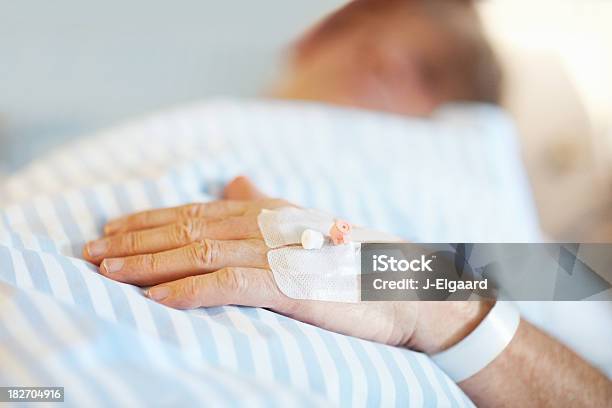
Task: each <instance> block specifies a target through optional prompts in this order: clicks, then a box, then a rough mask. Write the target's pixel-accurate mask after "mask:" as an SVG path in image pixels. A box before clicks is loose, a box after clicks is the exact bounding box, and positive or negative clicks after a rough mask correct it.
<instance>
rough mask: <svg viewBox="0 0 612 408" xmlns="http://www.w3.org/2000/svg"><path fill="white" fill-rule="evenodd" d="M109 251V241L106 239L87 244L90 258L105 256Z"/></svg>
mask: <svg viewBox="0 0 612 408" xmlns="http://www.w3.org/2000/svg"><path fill="white" fill-rule="evenodd" d="M107 249H108V241H107V240H105V239H99V240H97V241H91V242H90V243H88V244H87V253H88V254H89V256H100V255H103V254H104V253H105V252H106V250H107Z"/></svg>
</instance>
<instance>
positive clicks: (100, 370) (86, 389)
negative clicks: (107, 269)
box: [0, 100, 539, 407]
mask: <svg viewBox="0 0 612 408" xmlns="http://www.w3.org/2000/svg"><path fill="white" fill-rule="evenodd" d="M238 174H247V175H249V176H250V177H252V178H253V179H254V181H255V182H256V183H257V184H258V185H259V186H261V188H262V189H263V190H264V191H266V192H268V193H269V194H270V195H273V196H278V197H283V198H287V199H289V200H291V201H293V202H296V203H299V204H301V205H305V206H309V207H316V208H321V209H325V210H328V211H333V212H335V213H336V214H338V215H339V216H342V217H343V218H346V219H350V220H352V221H353V222H355V223H359V224H363V225H370V226H375V227H376V228H378V229H382V230H387V231H389V232H392V233H395V234H398V235H401V236H404V237H406V238H407V239H412V240H419V241H423V242H425V241H428V242H440V241H444V242H466V241H476V242H482V241H495V242H503V241H523V242H524V241H535V240H538V238H539V232H538V229H537V222H536V217H535V211H534V209H533V207H532V201H531V198H530V194H529V191H528V188H527V183H526V178H525V174H524V173H523V170H522V166H521V164H520V159H519V153H518V148H517V143H516V140H515V135H514V130H513V128H512V126H511V122H510V121H509V120H508V118H507V117H506V116H505V114H504V113H503V112H502V111H500V110H498V109H496V108H494V107H490V106H484V105H473V106H453V107H449V108H446V109H442V110H441V111H439V112H438V113H437V115H436V116H435V117H434V118H433V119H431V120H414V119H413V120H408V119H405V118H400V117H396V116H391V115H383V114H375V113H369V112H364V111H357V110H350V109H340V108H333V107H326V106H322V105H317V104H303V103H289V102H279V101H261V100H259V101H257V100H218V101H211V102H206V103H202V104H197V105H193V106H188V107H183V108H181V109H176V110H173V111H169V112H165V113H161V114H157V115H153V116H151V117H147V118H143V119H140V120H137V121H134V122H132V123H128V124H126V125H123V126H120V127H117V128H114V129H110V130H107V131H103V132H100V133H98V134H96V135H93V136H92V137H89V138H85V139H82V140H81V141H79V142H76V143H73V144H70V145H68V146H66V147H64V148H62V149H60V150H57V151H55V152H53V153H51V154H49V155H47V156H46V157H44V158H41V159H39V160H37V161H36V162H34V163H32V164H31V165H29V166H28V167H26V168H24V169H23V170H21V171H20V172H18V173H16V174H14V175H12V176H10V177H9V178H8V179H7V180H5V182H4V183H3V184H2V185H0V199H1V203H2V205H1V208H0V361H2V364H0V386H2V385H28V386H35V385H38V386H50V385H55V386H64V387H65V391H66V401H67V402H68V403H69V404H70V405H74V406H108V405H121V406H124V405H129V406H150V405H154V406H158V405H169V404H171V403H179V402H182V403H190V404H199V405H205V406H210V405H213V406H218V405H240V406H243V405H261V406H275V405H281V406H287V405H289V404H290V405H291V406H294V405H295V406H303V405H306V406H328V405H331V406H368V407H375V406H406V405H410V406H461V407H463V406H472V403H471V401H470V400H469V399H468V398H467V397H466V396H465V394H463V392H462V391H461V390H460V389H459V388H458V387H457V386H456V384H454V383H453V382H452V381H451V380H450V379H449V378H448V377H447V376H446V375H445V374H444V373H443V372H442V371H441V370H440V369H439V368H437V367H436V366H435V365H434V364H433V363H432V362H431V360H430V359H429V358H428V357H427V356H425V355H423V354H420V353H417V352H413V351H409V350H403V349H399V348H395V347H389V346H384V345H380V344H375V343H372V342H368V341H364V340H359V339H355V338H351V337H348V336H343V335H339V334H335V333H331V332H328V331H325V330H321V329H319V328H316V327H313V326H310V325H307V324H303V323H301V322H297V321H294V320H291V319H289V318H286V317H284V316H281V315H278V314H275V313H272V312H270V311H268V310H264V309H256V308H243V307H234V306H227V307H219V308H210V309H198V310H192V311H178V310H173V309H169V308H166V307H164V306H161V305H159V304H156V303H154V302H152V301H150V300H148V299H147V298H145V297H144V296H143V295H142V290H141V289H139V288H136V287H133V286H130V285H126V284H122V283H118V282H114V281H111V280H108V279H106V278H105V277H103V276H101V275H99V274H98V273H96V272H97V271H96V268H95V267H94V266H93V265H91V264H88V263H87V262H85V261H83V260H82V259H80V253H81V249H82V246H83V244H84V243H85V242H86V241H87V240H90V239H93V238H95V237H97V236H99V234H100V231H101V227H102V225H103V224H104V223H105V222H106V220H108V219H109V218H113V217H116V216H119V215H122V214H126V213H131V212H134V211H139V210H143V209H148V208H154V207H162V206H173V205H178V204H182V203H188V202H195V201H203V200H210V199H214V198H215V197H216V196H217V195H218V193H219V191H220V188H221V187H222V186H223V184H224V183H226V182H227V181H228V180H230V179H231V178H232V177H234V176H236V175H238ZM449 197H451V199H450V200H449Z"/></svg>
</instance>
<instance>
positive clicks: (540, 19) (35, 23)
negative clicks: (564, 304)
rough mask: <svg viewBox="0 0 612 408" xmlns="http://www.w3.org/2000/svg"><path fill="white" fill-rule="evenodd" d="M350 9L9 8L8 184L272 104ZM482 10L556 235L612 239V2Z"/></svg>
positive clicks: (4, 127) (543, 211) (1, 116)
mask: <svg viewBox="0 0 612 408" xmlns="http://www.w3.org/2000/svg"><path fill="white" fill-rule="evenodd" d="M449 1H459V0H449ZM345 3H346V1H340V0H325V1H324V0H308V1H301V2H296V1H294V2H287V1H281V0H260V1H257V2H249V1H239V0H226V1H222V2H221V1H210V0H182V1H179V2H150V1H144V0H132V1H118V0H106V1H104V2H82V1H77V0H56V1H53V2H44V1H36V0H19V1H12V0H0V179H1V178H2V177H3V174H4V175H6V174H9V173H10V172H12V171H15V170H16V169H18V168H19V167H21V166H23V165H25V164H27V163H28V162H29V161H30V160H32V159H33V158H35V157H37V156H39V155H41V154H43V153H44V152H45V151H47V150H49V149H51V148H53V147H54V146H57V145H59V144H61V143H63V142H65V141H67V140H70V139H72V138H75V137H79V136H81V135H84V134H87V133H89V132H92V131H94V130H96V129H100V128H103V127H106V126H110V125H112V124H115V123H117V122H120V121H122V120H124V119H128V118H132V117H133V116H137V115H142V114H145V113H148V112H151V111H154V110H159V109H163V108H165V107H171V106H174V105H176V104H180V103H185V102H189V101H194V100H199V99H203V98H207V97H211V96H217V95H230V96H254V95H258V94H261V92H262V90H263V89H265V88H266V86H267V84H269V83H271V82H273V80H274V78H275V77H276V76H277V75H279V73H280V72H281V70H282V67H283V56H284V51H285V50H286V49H287V46H288V44H290V42H291V41H292V40H294V39H295V38H297V37H298V36H299V35H300V34H301V33H303V32H304V31H305V30H306V29H307V28H308V27H310V26H311V25H312V24H313V23H315V22H316V21H317V20H319V19H320V18H321V17H322V16H324V15H326V14H328V13H329V12H331V11H332V10H334V9H336V8H338V7H339V6H341V5H343V4H345ZM477 7H478V11H479V14H480V15H481V17H482V20H483V23H484V25H485V28H486V31H487V33H488V35H489V38H490V40H491V42H492V45H493V48H494V50H495V51H496V53H497V55H498V56H499V58H500V60H501V62H502V68H503V70H504V73H505V82H504V94H503V105H504V107H506V108H507V109H508V110H509V111H510V112H511V113H512V115H513V116H514V118H515V119H516V122H517V126H518V128H519V131H520V134H521V138H522V145H523V153H524V159H525V163H526V166H527V169H528V171H529V175H530V178H531V182H532V186H533V190H534V195H535V198H536V202H537V205H538V208H539V212H540V216H541V219H542V226H543V228H544V230H545V232H546V233H547V234H548V235H549V236H551V237H554V238H557V239H566V240H582V241H612V204H611V194H610V192H611V189H612V181H611V180H612V75H610V73H612V25H611V24H610V22H611V21H612V2H609V1H607V0H554V1H548V0H531V1H528V0H483V1H480V2H477Z"/></svg>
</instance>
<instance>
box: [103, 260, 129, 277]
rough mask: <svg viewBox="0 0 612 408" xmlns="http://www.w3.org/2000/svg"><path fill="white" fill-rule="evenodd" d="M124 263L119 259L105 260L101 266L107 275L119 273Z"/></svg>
mask: <svg viewBox="0 0 612 408" xmlns="http://www.w3.org/2000/svg"><path fill="white" fill-rule="evenodd" d="M124 263H125V261H124V260H123V259H121V258H107V259H105V260H104V261H102V266H103V267H104V269H105V270H106V272H107V273H113V272H119V271H120V270H121V268H123V264H124Z"/></svg>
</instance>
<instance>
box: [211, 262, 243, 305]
mask: <svg viewBox="0 0 612 408" xmlns="http://www.w3.org/2000/svg"><path fill="white" fill-rule="evenodd" d="M216 276H217V283H218V285H219V288H220V290H222V291H223V292H225V293H226V294H228V295H230V296H231V297H232V298H238V297H240V296H241V294H242V293H244V292H245V291H246V289H247V286H248V282H247V281H248V278H247V276H246V274H245V273H244V270H242V269H238V268H224V269H221V270H220V271H219V273H217V274H216Z"/></svg>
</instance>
